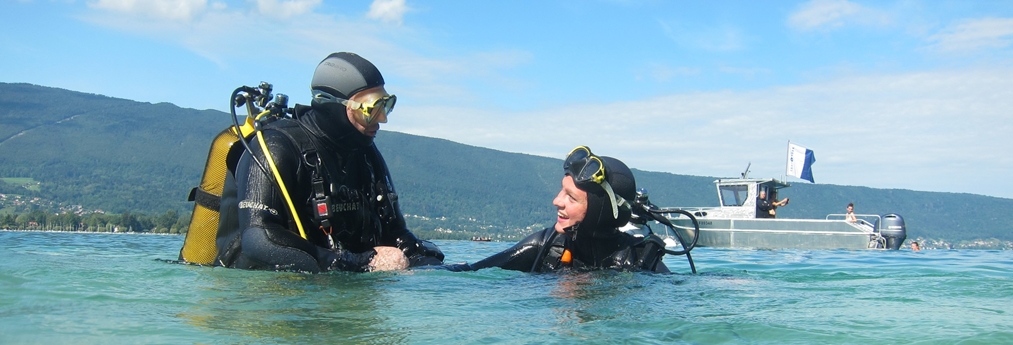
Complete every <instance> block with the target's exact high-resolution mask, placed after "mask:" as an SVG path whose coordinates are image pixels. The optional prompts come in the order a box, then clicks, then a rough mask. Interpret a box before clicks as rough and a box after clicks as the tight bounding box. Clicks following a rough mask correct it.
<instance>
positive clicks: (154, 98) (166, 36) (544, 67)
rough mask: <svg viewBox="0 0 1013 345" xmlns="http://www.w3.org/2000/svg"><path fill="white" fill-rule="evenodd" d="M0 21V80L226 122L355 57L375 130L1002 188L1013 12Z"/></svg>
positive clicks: (524, 9)
mask: <svg viewBox="0 0 1013 345" xmlns="http://www.w3.org/2000/svg"><path fill="white" fill-rule="evenodd" d="M0 20H2V21H3V22H4V23H5V27H6V28H7V30H6V31H7V34H5V35H2V37H0V66H2V67H0V82H27V83H32V84H38V85H44V86H52V87H59V88H65V89H70V90H74V91H82V92H89V93H96V94H102V95H106V96H111V97H117V98H125V99H131V100H136V101H142V102H152V103H158V102H169V103H173V104H176V105H179V106H181V107H187V108H196V109H217V110H222V111H227V110H228V97H229V94H230V93H231V92H232V90H233V89H235V88H236V87H238V86H241V85H256V84H258V83H259V82H260V81H267V82H270V83H273V84H274V87H275V91H276V92H278V93H284V94H287V95H289V96H290V97H291V99H292V101H293V102H295V103H304V104H305V103H307V102H308V100H309V95H310V93H309V80H310V77H311V75H312V72H313V69H314V68H315V67H316V64H317V63H318V62H319V61H320V60H321V59H323V58H324V57H325V56H326V55H327V54H329V53H331V52H335V51H352V52H356V53H358V54H360V55H362V56H363V57H365V58H367V59H369V60H371V61H372V62H373V63H375V64H376V65H377V66H378V67H379V68H380V70H381V71H382V72H383V74H384V77H385V79H386V80H387V89H388V90H389V91H390V92H392V93H395V94H397V95H398V104H397V108H396V109H395V111H394V112H393V114H391V117H390V122H389V123H388V124H386V125H384V126H383V127H382V130H392V131H398V132H405V133H411V134H418V135H424V136H430V137H437V138H444V139H448V140H452V141H456V142H460V143H465V144H469V145H475V146H481V147H488V148H493V149H497V150H503V151H508V152H520V153H528V154H533V155H539V156H547V157H554V158H563V156H564V155H565V154H566V153H567V152H569V150H570V149H572V148H573V147H575V146H577V145H588V146H590V147H591V148H592V150H593V151H594V152H595V153H597V154H601V155H607V156H614V157H617V158H619V159H622V160H623V161H625V162H626V163H627V164H628V165H630V166H631V167H633V168H637V169H641V170H649V171H663V172H671V173H676V174H688V175H700V176H717V177H732V176H737V175H738V174H739V173H740V172H742V170H744V169H745V167H746V165H747V164H750V163H751V164H752V165H751V172H750V176H752V177H777V178H783V175H784V171H785V158H786V150H787V143H788V142H789V141H791V142H793V143H797V144H799V145H802V146H805V147H807V148H809V149H812V150H813V151H814V152H815V155H816V159H817V161H816V164H815V165H814V166H813V175H814V177H815V179H816V182H817V183H821V184H836V185H854V186H868V187H873V188H902V189H912V190H922V191H941V192H956V193H975V194H984V195H990V196H998V197H1003V198H1013V182H1010V180H1009V179H1006V178H1005V177H1004V176H1006V174H1008V173H1010V172H1013V155H1011V154H1010V149H1009V148H1010V147H1013V139H1011V138H1013V124H1011V123H1013V121H1011V120H1013V1H962V0H961V1H846V0H817V1H714V2H705V1H633V0H629V1H622V0H615V1H571V0H563V1H557V0H541V1H501V2H494V1H425V2H422V1H410V0H400V1H398V0H393V1H392V0H376V1H373V2H370V1H328V2H324V1H319V0H295V1H281V0H258V1H214V0H211V1H208V0H172V1H170V0H163V1H155V0H151V1H142V0H135V1H131V0H90V1H73V0H51V1H49V0H35V1H11V0H0ZM380 135H382V132H381V134H380ZM505 168H508V167H505ZM787 180H788V181H792V182H797V183H808V182H800V180H797V179H795V178H793V177H788V178H787ZM643 187H647V188H650V186H643ZM789 194H790V192H789ZM671 206H691V205H671Z"/></svg>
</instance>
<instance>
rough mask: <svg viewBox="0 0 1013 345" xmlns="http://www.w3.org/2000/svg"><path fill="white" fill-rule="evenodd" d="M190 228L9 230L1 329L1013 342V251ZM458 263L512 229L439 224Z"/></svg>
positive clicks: (169, 338) (299, 338) (368, 340)
mask: <svg viewBox="0 0 1013 345" xmlns="http://www.w3.org/2000/svg"><path fill="white" fill-rule="evenodd" d="M182 243H183V237H182V236H158V235H130V234H86V233H46V232H7V231H0V343H2V344H310V345H317V344H333V343H354V344H483V343H490V344H496V343H506V344H532V343H601V344H614V343H632V344H642V343H645V344H651V343H657V344H662V343H664V344H671V343H675V344H678V343H683V344H957V343H962V344H1009V343H1013V253H1011V252H1009V251H987V250H925V251H921V252H911V251H797V250H792V251H757V250H719V249H709V248H697V249H695V250H693V258H694V259H695V261H696V265H697V269H698V271H699V272H700V273H699V274H695V275H694V274H690V273H689V267H688V265H687V264H686V260H685V257H681V256H680V257H666V259H665V262H666V264H668V266H669V267H670V268H672V269H673V271H676V272H678V273H677V274H670V275H659V274H646V273H617V272H594V273H580V274H577V273H570V274H529V273H521V272H514V271H504V270H500V269H487V270H482V271H478V272H446V271H438V270H425V271H419V270H416V271H405V272H397V273H390V272H383V273H366V274H350V273H337V274H319V275H309V274H296V273H279V272H257V271H243V270H234V269H223V268H210V267H198V266H189V265H179V264H173V263H171V262H169V261H173V260H175V259H176V257H177V255H178V251H179V248H180V246H181V245H182ZM436 243H437V244H439V245H440V246H441V247H442V249H443V251H444V253H446V255H447V262H448V263H452V262H463V261H469V262H474V261H476V260H478V259H481V258H483V257H485V256H487V255H490V254H493V253H495V252H498V251H500V250H503V249H505V248H507V247H509V246H511V245H512V244H513V243H505V242H471V241H436Z"/></svg>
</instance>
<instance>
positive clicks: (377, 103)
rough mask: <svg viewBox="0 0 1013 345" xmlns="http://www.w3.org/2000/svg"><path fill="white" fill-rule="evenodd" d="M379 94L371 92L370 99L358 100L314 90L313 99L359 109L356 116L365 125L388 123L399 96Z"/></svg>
mask: <svg viewBox="0 0 1013 345" xmlns="http://www.w3.org/2000/svg"><path fill="white" fill-rule="evenodd" d="M377 96H378V94H371V95H369V96H367V98H368V99H369V100H368V101H366V102H356V101H353V100H350V99H344V98H340V97H335V96H334V95H331V94H329V93H326V92H323V91H316V90H315V91H313V99H314V100H315V101H318V102H335V103H341V105H344V106H345V107H348V108H349V109H353V110H358V112H356V113H355V115H356V117H355V118H356V120H358V121H359V123H360V124H362V125H363V126H369V125H372V124H373V123H386V122H387V115H388V114H390V112H391V111H393V110H394V104H395V103H397V96H395V95H385V96H379V97H377Z"/></svg>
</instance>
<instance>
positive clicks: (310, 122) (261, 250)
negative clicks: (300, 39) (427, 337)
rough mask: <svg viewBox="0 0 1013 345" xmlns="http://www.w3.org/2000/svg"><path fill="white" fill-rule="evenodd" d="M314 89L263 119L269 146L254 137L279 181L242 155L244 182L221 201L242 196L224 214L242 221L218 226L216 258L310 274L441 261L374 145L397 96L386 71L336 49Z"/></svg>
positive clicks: (238, 176)
mask: <svg viewBox="0 0 1013 345" xmlns="http://www.w3.org/2000/svg"><path fill="white" fill-rule="evenodd" d="M311 89H312V91H313V101H312V103H311V106H308V107H307V106H296V109H295V115H294V116H293V118H292V119H287V118H283V119H279V120H276V121H274V122H270V123H267V124H266V125H264V129H263V137H264V141H265V145H264V146H266V147H267V148H268V151H269V152H264V150H262V149H261V146H260V145H251V153H252V154H253V156H254V157H255V158H256V159H257V160H258V162H265V161H268V160H270V159H273V161H272V164H273V165H275V166H276V168H277V169H276V170H277V171H276V172H277V174H276V176H278V177H280V178H276V180H280V181H273V180H274V179H272V176H271V175H268V174H267V171H263V170H267V169H263V170H262V169H260V168H258V167H257V165H258V164H259V163H256V162H253V161H251V155H250V154H244V155H243V156H242V158H241V159H240V161H239V165H238V166H237V168H236V172H235V186H236V188H235V189H236V190H234V191H232V192H231V195H230V192H229V191H228V189H226V193H225V194H224V195H223V199H222V202H223V203H225V202H228V201H226V199H227V198H228V197H232V198H235V199H233V200H232V202H236V201H235V200H238V205H239V207H238V214H224V213H223V214H222V222H223V224H224V223H227V222H233V223H236V222H238V224H233V225H232V226H228V227H222V228H229V229H230V230H227V231H219V233H218V238H217V247H218V257H217V258H216V260H215V263H216V264H218V265H222V266H226V267H235V268H246V269H268V270H294V271H305V272H321V271H332V270H340V271H359V272H361V271H370V270H389V269H401V268H405V267H406V266H419V265H439V264H442V263H443V253H442V252H441V251H440V250H439V248H437V247H436V246H435V245H434V244H432V243H430V242H427V241H422V240H419V239H418V238H416V237H415V235H414V234H412V233H411V232H410V231H409V230H408V229H407V227H406V225H405V220H404V216H403V215H402V213H401V210H400V208H399V206H398V200H397V194H396V193H395V192H394V185H393V183H392V180H391V177H390V173H389V171H388V170H387V166H386V163H385V162H384V159H383V157H382V156H381V155H380V151H379V150H377V148H376V145H374V144H373V138H374V137H375V136H376V132H377V131H378V130H379V127H380V123H386V122H387V116H388V115H389V113H390V111H391V110H392V109H393V107H394V102H395V101H396V98H395V96H394V95H390V94H388V93H387V91H386V90H385V89H384V81H383V76H382V75H381V74H380V71H379V70H377V68H376V66H374V65H373V64H372V63H371V62H369V61H367V60H366V59H364V58H362V57H360V56H359V55H356V54H352V53H334V54H331V55H330V56H328V57H327V58H325V59H324V60H323V61H321V62H320V64H319V65H318V66H317V68H316V70H315V71H314V73H313V80H312V82H311ZM230 177H231V175H230ZM278 182H281V183H283V185H284V186H287V188H278V187H277V186H276V185H275V183H278ZM226 185H227V186H228V183H226ZM226 188H228V187H226ZM285 190H287V193H288V195H286V194H285V193H283V192H284V191H285ZM293 212H294V213H295V214H297V215H298V216H297V217H295V216H293V214H292V213H293ZM237 218H238V219H237Z"/></svg>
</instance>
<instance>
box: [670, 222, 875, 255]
mask: <svg viewBox="0 0 1013 345" xmlns="http://www.w3.org/2000/svg"><path fill="white" fill-rule="evenodd" d="M671 220H672V223H673V224H674V225H676V226H677V227H678V228H680V229H692V227H693V223H692V222H691V221H690V220H689V219H686V218H682V219H678V218H675V219H671ZM698 221H699V223H700V238H699V239H698V240H697V244H696V245H697V246H700V247H713V248H742V249H852V250H857V249H874V248H875V247H876V242H874V241H873V239H875V238H877V237H878V236H875V234H874V233H873V232H871V229H864V228H862V227H861V226H858V225H853V224H850V223H847V222H842V221H835V220H807V219H699V220H698ZM870 243H871V244H870Z"/></svg>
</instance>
